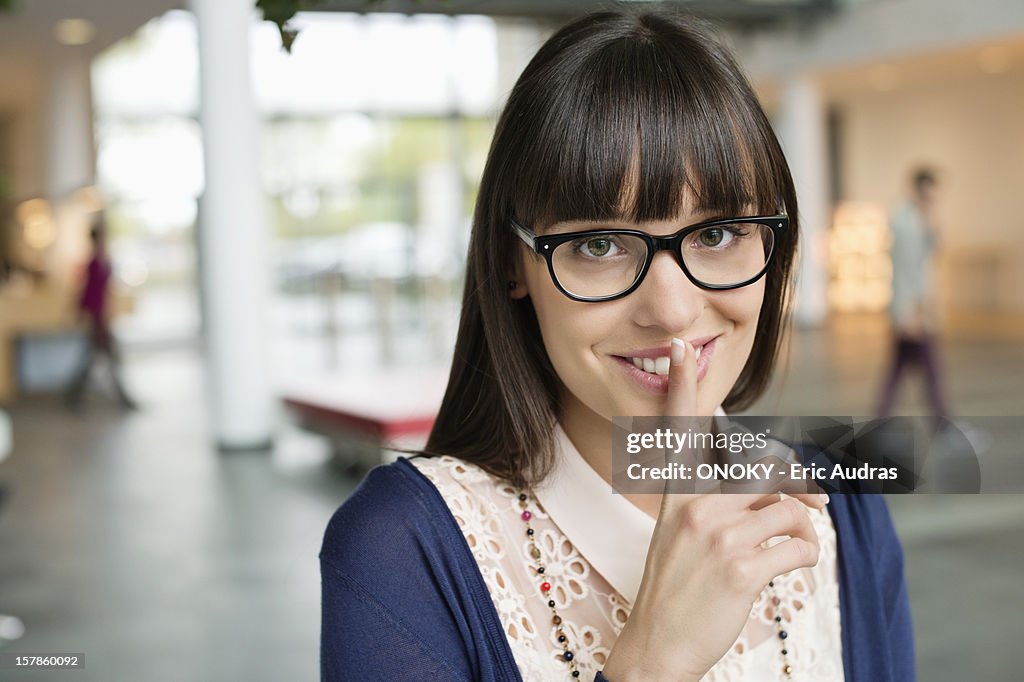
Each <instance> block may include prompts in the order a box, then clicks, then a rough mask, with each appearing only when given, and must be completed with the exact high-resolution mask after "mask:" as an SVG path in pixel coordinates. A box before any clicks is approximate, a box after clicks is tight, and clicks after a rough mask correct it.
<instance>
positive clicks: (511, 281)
mask: <svg viewBox="0 0 1024 682" xmlns="http://www.w3.org/2000/svg"><path fill="white" fill-rule="evenodd" d="M508 288H509V289H515V288H516V282H515V280H512V279H510V280H509V281H508Z"/></svg>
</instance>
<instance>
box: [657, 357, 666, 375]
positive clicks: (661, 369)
mask: <svg viewBox="0 0 1024 682" xmlns="http://www.w3.org/2000/svg"><path fill="white" fill-rule="evenodd" d="M668 365H669V359H668V358H658V359H657V360H655V361H654V371H655V372H657V373H658V374H660V375H661V376H668Z"/></svg>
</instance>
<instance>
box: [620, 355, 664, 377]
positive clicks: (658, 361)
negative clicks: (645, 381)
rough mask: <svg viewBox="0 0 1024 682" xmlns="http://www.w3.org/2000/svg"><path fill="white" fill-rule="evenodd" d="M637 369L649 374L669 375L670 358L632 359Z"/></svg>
mask: <svg viewBox="0 0 1024 682" xmlns="http://www.w3.org/2000/svg"><path fill="white" fill-rule="evenodd" d="M630 360H632V362H633V364H634V365H635V366H636V367H637V369H642V370H643V371H645V372H647V373H648V374H660V375H662V376H667V375H668V367H669V364H670V363H671V360H669V358H668V357H667V356H666V357H663V358H630Z"/></svg>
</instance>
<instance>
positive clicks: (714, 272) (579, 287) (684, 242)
mask: <svg viewBox="0 0 1024 682" xmlns="http://www.w3.org/2000/svg"><path fill="white" fill-rule="evenodd" d="M512 228H513V229H514V230H515V231H516V234H518V235H519V237H520V238H521V239H522V240H523V241H524V242H526V245H527V246H529V247H530V248H531V249H532V250H533V251H535V252H536V253H539V254H541V255H543V256H544V258H545V259H546V260H547V263H548V272H549V273H550V274H551V281H552V282H554V284H555V286H556V287H557V288H558V290H559V291H561V292H562V293H563V294H565V295H566V296H568V297H569V298H571V299H573V300H574V301H584V302H597V301H611V300H614V299H617V298H622V297H623V296H626V295H628V294H630V293H632V292H633V291H635V290H636V288H637V287H639V286H640V284H641V282H643V281H644V277H645V276H646V275H647V271H648V270H650V268H651V262H652V261H653V260H654V255H655V254H656V253H657V252H658V251H661V250H665V251H670V252H671V253H672V254H673V255H675V258H676V262H677V263H678V264H679V267H680V268H682V270H683V272H684V273H686V276H687V277H688V278H689V279H690V281H691V282H693V283H694V284H696V285H697V286H699V287H701V288H702V289H710V290H715V291H721V290H727V289H738V288H740V287H745V286H747V285H748V284H753V283H754V282H756V281H757V280H759V279H760V278H761V277H763V276H764V273H765V272H767V271H768V265H769V264H770V263H771V258H772V254H773V253H774V249H775V244H776V243H777V242H778V241H779V239H780V237H781V234H782V231H783V230H786V229H789V216H785V215H774V216H755V217H743V218H725V219H719V220H709V221H706V222H702V223H697V224H695V225H688V226H687V227H684V228H682V229H681V230H679V231H678V232H676V233H675V234H673V235H668V236H665V237H655V236H653V235H649V234H647V233H646V232H641V231H639V230H587V231H583V232H566V233H562V234H551V235H544V236H538V235H537V234H535V233H534V232H533V231H531V230H529V229H528V228H526V227H523V226H522V225H520V224H519V223H518V222H516V221H515V220H514V219H513V220H512Z"/></svg>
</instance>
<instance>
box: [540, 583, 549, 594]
mask: <svg viewBox="0 0 1024 682" xmlns="http://www.w3.org/2000/svg"><path fill="white" fill-rule="evenodd" d="M540 589H541V592H547V591H548V590H550V589H551V583H549V582H547V581H545V582H542V583H541V584H540Z"/></svg>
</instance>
